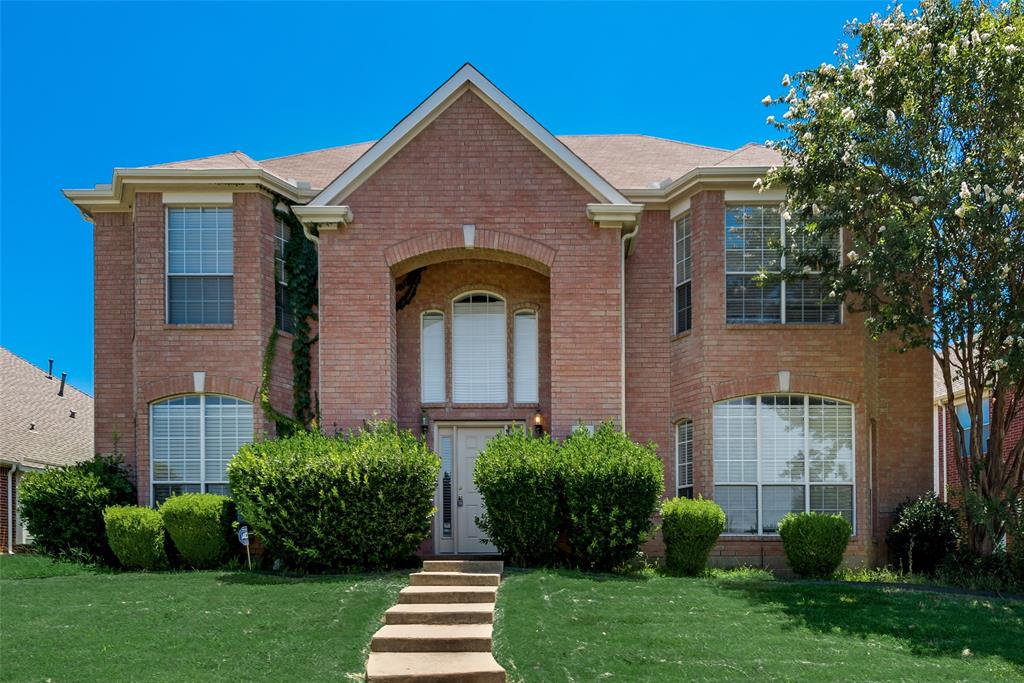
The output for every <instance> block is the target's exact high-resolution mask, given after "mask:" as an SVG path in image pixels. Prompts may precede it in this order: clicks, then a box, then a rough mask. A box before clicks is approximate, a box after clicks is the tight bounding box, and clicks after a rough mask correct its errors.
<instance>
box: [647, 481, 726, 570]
mask: <svg viewBox="0 0 1024 683" xmlns="http://www.w3.org/2000/svg"><path fill="white" fill-rule="evenodd" d="M724 530H725V512H723V511H722V508H721V507H719V505H718V503H716V502H715V501H713V500H705V499H703V498H698V499H696V500H691V499H690V498H671V499H669V500H666V501H665V502H664V503H662V504H661V535H662V538H663V539H664V541H665V569H666V571H667V572H668V573H669V574H673V575H676V576H697V575H698V574H700V573H701V572H702V571H704V569H705V567H707V564H708V556H709V555H710V554H711V549H712V548H713V547H715V542H716V541H717V540H718V537H719V536H720V535H721V533H722V531H724Z"/></svg>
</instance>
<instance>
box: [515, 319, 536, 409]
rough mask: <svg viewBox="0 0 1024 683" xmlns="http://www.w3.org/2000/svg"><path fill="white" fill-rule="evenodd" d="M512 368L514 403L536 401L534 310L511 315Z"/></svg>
mask: <svg viewBox="0 0 1024 683" xmlns="http://www.w3.org/2000/svg"><path fill="white" fill-rule="evenodd" d="M512 351H513V353H512V358H513V363H512V369H513V372H514V375H513V379H514V381H513V387H514V392H515V397H516V399H515V402H516V403H537V402H538V401H539V400H540V399H539V394H540V389H539V387H538V384H539V382H540V369H539V368H538V356H539V354H538V350H537V313H536V311H517V312H516V314H515V316H514V317H513V329H512Z"/></svg>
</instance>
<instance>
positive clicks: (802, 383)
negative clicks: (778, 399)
mask: <svg viewBox="0 0 1024 683" xmlns="http://www.w3.org/2000/svg"><path fill="white" fill-rule="evenodd" d="M778 393H787V394H812V395H815V396H826V397H828V398H836V399H840V400H842V401H847V402H849V403H859V402H860V401H861V390H860V389H859V388H858V387H857V385H856V384H854V383H853V382H850V381H848V380H841V379H827V378H824V377H818V376H817V375H804V374H798V373H792V374H791V375H790V376H789V389H788V390H787V391H785V392H783V391H781V390H780V389H779V375H778V373H771V374H763V375H753V376H751V377H744V378H743V379H734V380H728V381H725V382H719V383H718V384H714V385H712V387H711V400H712V401H714V402H715V403H717V402H719V401H724V400H726V399H730V398H736V397H738V396H749V395H751V394H778Z"/></svg>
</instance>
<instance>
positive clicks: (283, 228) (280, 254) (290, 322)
mask: <svg viewBox="0 0 1024 683" xmlns="http://www.w3.org/2000/svg"><path fill="white" fill-rule="evenodd" d="M291 239H292V229H291V227H290V226H289V225H288V224H287V223H285V222H284V219H282V218H277V219H276V221H275V223H274V281H275V288H274V319H275V320H276V322H277V329H279V330H281V331H282V332H293V331H294V330H295V321H294V319H293V317H292V309H291V306H290V305H289V302H288V273H287V271H286V270H285V263H286V260H285V250H286V249H287V248H288V242H290V241H291Z"/></svg>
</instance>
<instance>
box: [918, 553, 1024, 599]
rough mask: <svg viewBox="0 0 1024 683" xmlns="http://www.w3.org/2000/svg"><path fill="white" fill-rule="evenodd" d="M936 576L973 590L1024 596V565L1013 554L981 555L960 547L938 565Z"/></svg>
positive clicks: (940, 579)
mask: <svg viewBox="0 0 1024 683" xmlns="http://www.w3.org/2000/svg"><path fill="white" fill-rule="evenodd" d="M935 577H936V578H937V579H938V580H939V581H940V582H942V583H947V584H951V585H954V586H961V587H963V588H969V589H971V590H985V591H1000V592H1002V591H1010V592H1014V593H1024V563H1022V562H1021V558H1020V557H1019V556H1015V554H1014V553H1013V552H1012V551H1011V552H1007V551H1004V550H997V551H996V552H994V553H992V554H991V555H988V556H980V555H975V554H974V553H972V552H971V551H970V549H968V548H966V547H963V546H961V547H960V548H958V549H957V550H956V551H954V552H952V553H950V554H949V555H947V556H946V558H945V559H944V560H943V561H942V562H941V564H939V566H938V567H937V568H936V571H935Z"/></svg>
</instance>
